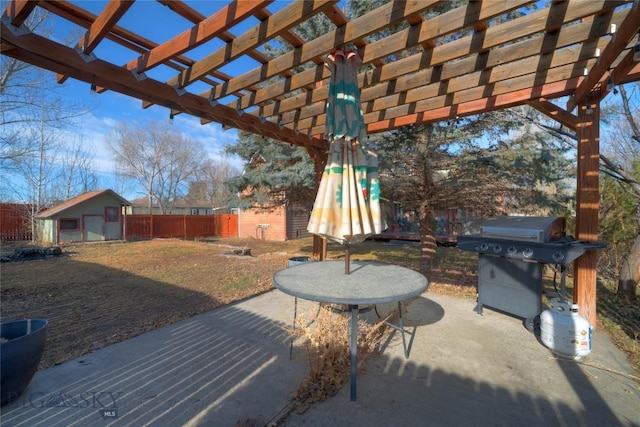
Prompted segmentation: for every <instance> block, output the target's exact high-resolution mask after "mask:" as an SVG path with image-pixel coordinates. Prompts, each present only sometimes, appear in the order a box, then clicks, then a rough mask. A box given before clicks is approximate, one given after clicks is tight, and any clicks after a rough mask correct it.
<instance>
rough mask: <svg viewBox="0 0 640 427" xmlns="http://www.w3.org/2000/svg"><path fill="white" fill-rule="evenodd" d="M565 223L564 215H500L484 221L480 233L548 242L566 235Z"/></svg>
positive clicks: (484, 235) (496, 237)
mask: <svg viewBox="0 0 640 427" xmlns="http://www.w3.org/2000/svg"><path fill="white" fill-rule="evenodd" d="M565 225H566V220H565V219H564V218H563V217H543V216H499V217H495V218H489V219H487V220H486V221H485V222H483V223H482V225H481V226H480V234H481V235H482V236H483V237H485V238H492V239H508V240H518V241H523V242H540V243H546V242H552V241H555V240H558V239H561V238H562V237H564V235H565Z"/></svg>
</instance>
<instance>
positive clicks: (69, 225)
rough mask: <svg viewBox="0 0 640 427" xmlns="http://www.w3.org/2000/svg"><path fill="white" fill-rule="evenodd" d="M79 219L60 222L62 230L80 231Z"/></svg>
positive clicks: (67, 219)
mask: <svg viewBox="0 0 640 427" xmlns="http://www.w3.org/2000/svg"><path fill="white" fill-rule="evenodd" d="M78 223H79V221H78V219H77V218H66V219H61V220H60V230H65V231H72V230H78V229H79V228H80V227H78Z"/></svg>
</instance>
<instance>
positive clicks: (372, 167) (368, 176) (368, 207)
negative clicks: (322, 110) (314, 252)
mask: <svg viewBox="0 0 640 427" xmlns="http://www.w3.org/2000/svg"><path fill="white" fill-rule="evenodd" d="M360 64H361V60H360V58H359V56H358V54H357V52H354V51H350V50H346V49H338V50H336V51H335V52H333V53H332V54H330V55H329V56H328V61H327V65H328V66H329V67H330V68H331V82H330V86H329V97H328V100H327V111H326V122H325V129H326V130H325V134H326V137H327V139H328V140H329V141H330V149H329V155H328V158H327V164H326V166H325V169H324V173H323V175H322V179H321V181H320V186H319V188H318V194H317V196H316V200H315V203H314V206H313V211H312V212H311V218H310V220H309V225H308V227H307V229H308V231H309V232H311V233H313V234H317V235H319V236H321V237H324V238H327V239H329V240H332V241H336V242H339V243H341V244H346V245H349V244H351V243H358V242H361V241H363V240H365V239H366V238H367V236H370V235H372V234H378V233H381V232H382V229H383V221H382V217H381V212H380V182H379V179H378V157H377V155H376V154H375V153H374V152H373V151H372V150H370V149H369V148H368V147H367V146H366V142H365V141H366V138H367V133H366V125H365V123H364V115H363V113H362V108H361V106H360V90H359V88H358V78H357V71H358V68H359V67H360Z"/></svg>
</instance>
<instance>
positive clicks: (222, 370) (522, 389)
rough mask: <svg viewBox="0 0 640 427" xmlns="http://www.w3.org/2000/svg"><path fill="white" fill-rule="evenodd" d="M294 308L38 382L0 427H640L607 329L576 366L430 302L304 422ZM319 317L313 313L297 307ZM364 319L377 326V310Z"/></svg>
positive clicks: (528, 337)
mask: <svg viewBox="0 0 640 427" xmlns="http://www.w3.org/2000/svg"><path fill="white" fill-rule="evenodd" d="M293 307H294V299H293V298H292V297H290V296H288V295H285V294H283V293H281V292H279V291H276V290H274V291H271V292H268V293H266V294H263V295H260V296H258V297H255V298H252V299H249V300H246V301H243V302H241V303H238V304H234V305H230V306H227V307H223V308H220V309H217V310H214V311H212V312H209V313H205V314H202V315H199V316H196V317H193V318H190V319H187V320H184V321H181V322H178V323H176V324H173V325H171V326H168V327H165V328H162V329H158V330H155V331H153V332H150V333H146V334H144V335H141V336H138V337H136V338H133V339H130V340H128V341H125V342H122V343H119V344H115V345H112V346H109V347H106V348H103V349H101V350H99V351H96V352H94V353H91V354H88V355H86V356H84V357H81V358H79V359H76V360H72V361H70V362H67V363H65V364H62V365H59V366H55V367H52V368H49V369H46V370H43V371H39V372H38V373H37V374H36V376H35V377H34V379H33V380H32V382H31V384H30V386H29V388H28V389H27V391H26V392H25V393H24V395H23V396H22V397H20V398H19V399H18V400H16V401H14V402H12V403H11V404H9V405H7V406H5V407H3V408H2V418H1V423H2V425H3V426H30V427H31V426H47V427H50V426H103V425H104V426H107V425H109V426H143V425H144V426H235V425H242V426H261V425H268V424H270V423H271V424H272V425H286V426H327V425H332V426H341V425H345V426H346V425H349V426H354V425H367V426H374V425H375V426H400V425H433V426H470V425H477V426H485V425H491V426H500V425H504V426H510V425H528V426H548V425H578V426H604V425H607V426H640V382H639V381H638V376H637V375H638V373H637V372H634V371H633V369H632V367H631V366H630V364H629V363H628V361H627V359H626V357H625V355H624V354H623V353H622V352H620V351H619V350H618V349H617V348H616V347H615V346H614V345H613V344H612V343H611V341H610V340H609V338H608V337H607V336H605V335H603V334H602V333H600V332H599V331H596V332H595V333H594V337H593V352H592V353H591V354H590V355H589V356H588V357H587V358H585V360H582V361H580V362H576V361H573V360H562V359H558V358H556V357H555V356H554V355H553V354H552V353H551V352H550V351H549V350H548V349H547V348H545V347H544V346H543V345H542V344H541V343H540V342H539V341H538V340H537V339H536V337H535V336H534V335H533V334H531V333H530V332H529V331H527V329H526V328H524V326H523V323H522V321H521V320H519V319H516V318H513V317H510V316H506V315H504V314H500V313H497V312H494V311H491V310H485V311H484V315H483V316H480V315H478V314H476V313H475V312H474V311H473V308H474V302H473V301H470V300H463V299H456V298H451V297H445V296H442V295H437V294H432V293H428V292H427V293H424V294H423V295H422V296H420V297H418V298H417V299H415V300H414V301H413V302H412V303H411V305H410V306H409V308H408V313H407V314H406V316H405V321H406V322H405V324H406V325H407V326H408V328H409V329H410V330H413V329H414V328H415V337H414V340H413V342H412V347H411V354H410V358H409V359H405V358H404V354H403V347H402V341H401V339H400V336H399V334H398V333H395V334H393V335H392V336H391V337H390V339H389V340H388V341H386V342H385V343H384V344H385V345H384V346H383V347H384V348H383V351H382V352H381V354H379V355H376V356H375V357H373V358H371V359H369V360H368V361H367V362H366V364H365V365H364V368H363V369H362V371H361V372H360V373H359V376H358V400H357V401H356V402H352V401H350V400H349V387H348V385H346V386H345V387H343V388H342V389H341V390H340V392H339V393H338V394H337V395H336V396H334V397H333V398H331V399H329V400H327V401H324V402H321V403H318V404H316V405H315V406H313V407H312V408H310V409H309V410H307V411H306V412H304V413H302V414H298V413H295V412H294V413H291V414H290V415H289V416H287V417H285V416H283V414H285V413H287V411H288V408H289V406H290V401H289V397H288V396H289V394H290V393H291V392H292V391H294V390H296V389H297V388H298V386H299V384H300V382H301V380H302V379H303V378H304V377H305V375H306V374H307V372H308V362H307V359H306V353H305V351H304V350H303V349H301V348H295V349H294V351H293V354H292V357H291V358H290V357H289V343H290V335H289V334H288V332H287V331H286V330H285V328H286V327H289V326H290V325H291V322H292V319H293ZM298 309H299V311H309V312H310V314H311V315H312V314H313V313H314V312H315V310H317V304H313V303H308V302H304V301H299V304H298ZM364 316H373V313H372V312H370V313H368V314H366V315H364Z"/></svg>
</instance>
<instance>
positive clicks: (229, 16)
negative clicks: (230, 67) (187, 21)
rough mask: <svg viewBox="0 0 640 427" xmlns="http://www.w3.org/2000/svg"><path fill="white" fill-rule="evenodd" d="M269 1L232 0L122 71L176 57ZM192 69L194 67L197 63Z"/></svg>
mask: <svg viewBox="0 0 640 427" xmlns="http://www.w3.org/2000/svg"><path fill="white" fill-rule="evenodd" d="M272 1H273V0H264V1H254V0H235V1H233V2H232V3H231V4H228V5H226V6H224V7H223V8H222V9H220V10H218V11H217V12H216V13H214V14H213V15H211V16H209V17H208V18H206V19H204V20H203V21H201V22H199V23H198V24H196V25H195V26H194V27H192V28H190V29H188V30H185V31H183V32H182V33H180V34H178V35H177V36H175V37H173V38H172V39H170V40H168V41H166V42H164V43H162V44H161V45H158V46H156V47H154V48H153V49H151V50H150V51H149V52H146V53H144V54H142V55H140V56H139V57H138V58H136V59H134V60H132V61H130V62H129V63H127V65H126V66H125V68H127V69H129V70H135V71H137V72H138V73H142V72H144V71H147V70H149V69H150V68H153V67H155V66H156V65H158V64H161V63H163V62H165V61H167V60H169V59H170V58H172V57H174V56H176V55H181V54H183V53H185V52H187V51H188V50H189V49H193V48H195V47H197V46H200V45H201V44H203V43H205V42H207V41H209V40H211V39H213V38H214V37H217V36H218V35H219V34H220V33H222V32H224V31H226V30H228V29H229V28H231V27H233V26H234V25H236V24H237V23H238V22H240V21H242V20H243V19H245V18H246V17H248V16H251V15H253V14H254V13H255V11H256V10H258V9H262V8H264V7H265V6H267V5H268V4H269V3H271V2H272ZM193 66H197V63H196V64H194V65H193ZM204 74H207V73H204ZM199 77H202V75H200V76H194V79H197V78H199Z"/></svg>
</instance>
